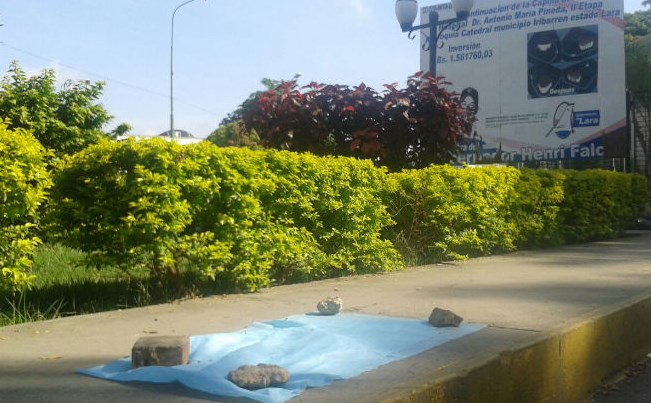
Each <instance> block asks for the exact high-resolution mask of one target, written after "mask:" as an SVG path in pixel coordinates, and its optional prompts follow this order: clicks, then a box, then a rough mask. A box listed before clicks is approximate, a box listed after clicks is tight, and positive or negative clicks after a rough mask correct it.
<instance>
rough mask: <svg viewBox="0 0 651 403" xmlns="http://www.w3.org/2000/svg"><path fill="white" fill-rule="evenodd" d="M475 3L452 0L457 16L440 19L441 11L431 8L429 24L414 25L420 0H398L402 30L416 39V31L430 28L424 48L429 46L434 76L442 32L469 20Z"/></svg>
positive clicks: (397, 14) (397, 6)
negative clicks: (437, 49) (414, 33)
mask: <svg viewBox="0 0 651 403" xmlns="http://www.w3.org/2000/svg"><path fill="white" fill-rule="evenodd" d="M473 4H474V0H452V8H453V9H454V12H455V14H456V15H457V16H456V18H450V19H447V20H439V13H438V12H437V11H436V10H431V11H430V12H429V22H428V23H427V24H423V25H417V26H414V21H415V20H416V16H417V15H418V1H417V0H396V18H397V19H398V23H399V24H400V28H401V29H402V32H408V33H409V35H408V36H409V38H410V39H414V36H413V32H414V31H418V30H421V29H427V30H429V37H428V40H427V41H426V42H425V44H424V45H423V50H428V48H429V71H430V74H431V75H432V76H434V77H435V76H436V48H437V43H438V41H439V38H440V37H441V33H442V32H443V31H445V30H446V29H447V28H449V27H450V26H451V25H452V24H455V23H458V22H462V21H465V20H467V19H468V16H469V15H470V10H471V9H472V6H473ZM439 27H440V28H439Z"/></svg>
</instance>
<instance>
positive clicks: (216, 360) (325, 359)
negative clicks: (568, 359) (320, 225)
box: [79, 314, 484, 403]
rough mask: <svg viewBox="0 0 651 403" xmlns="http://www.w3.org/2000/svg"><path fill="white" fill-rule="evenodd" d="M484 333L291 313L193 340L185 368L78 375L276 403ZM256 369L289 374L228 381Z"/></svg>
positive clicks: (122, 366)
mask: <svg viewBox="0 0 651 403" xmlns="http://www.w3.org/2000/svg"><path fill="white" fill-rule="evenodd" d="M483 327H484V326H483V325H478V324H462V325H461V326H460V327H458V328H452V327H450V328H435V327H433V326H431V325H430V324H429V323H428V322H427V321H422V320H415V319H404V318H391V317H384V316H369V315H360V314H339V315H336V316H320V315H311V314H307V315H295V316H290V317H288V318H285V319H281V320H274V321H270V322H264V323H257V322H256V323H253V324H252V325H250V326H249V327H247V328H246V329H244V330H241V331H239V332H235V333H218V334H211V335H204V336H192V337H190V363H189V364H188V365H179V366H175V367H155V366H152V367H141V368H137V369H131V360H130V359H121V360H117V361H114V362H112V363H110V364H107V365H102V366H98V367H95V368H91V369H86V370H80V371H79V372H80V373H82V374H85V375H90V376H94V377H98V378H103V379H108V380H113V381H121V382H133V381H138V382H153V383H172V382H180V383H181V384H183V385H185V386H187V387H189V388H192V389H196V390H199V391H202V392H206V393H210V394H213V395H218V396H235V397H246V398H250V399H254V400H258V401H261V402H270V403H276V402H284V401H286V400H289V399H291V398H292V397H294V396H297V395H299V394H300V393H301V392H302V391H303V390H305V389H306V388H313V387H321V386H325V385H328V384H330V383H332V382H333V381H335V380H341V379H348V378H352V377H354V376H357V375H359V374H361V373H363V372H366V371H370V370H372V369H375V368H377V367H379V366H380V365H384V364H387V363H389V362H392V361H395V360H400V359H403V358H407V357H410V356H413V355H416V354H418V353H421V352H423V351H425V350H428V349H430V348H433V347H436V346H438V345H441V344H443V343H446V342H448V341H450V340H453V339H456V338H459V337H462V336H465V335H468V334H470V333H473V332H476V331H478V330H480V329H482V328H483ZM258 363H267V364H276V365H280V366H281V367H283V368H285V369H287V370H288V371H289V372H290V374H291V379H290V381H289V382H288V383H286V384H284V385H283V387H276V388H266V389H260V390H257V391H249V390H246V389H242V388H240V387H238V386H236V385H235V384H233V383H231V382H230V381H229V380H228V379H226V377H227V375H228V372H229V371H231V370H234V369H236V368H238V367H239V366H241V365H256V364H258Z"/></svg>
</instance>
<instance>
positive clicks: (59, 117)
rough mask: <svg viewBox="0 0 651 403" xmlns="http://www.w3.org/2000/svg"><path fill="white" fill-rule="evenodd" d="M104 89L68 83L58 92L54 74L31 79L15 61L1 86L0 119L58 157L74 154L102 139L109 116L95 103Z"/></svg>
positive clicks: (85, 83) (96, 84) (97, 84)
mask: <svg viewBox="0 0 651 403" xmlns="http://www.w3.org/2000/svg"><path fill="white" fill-rule="evenodd" d="M103 88H104V83H103V82H94V83H93V82H90V81H72V80H68V81H66V82H65V83H64V84H63V86H62V88H61V89H59V90H57V88H56V74H55V72H54V70H50V69H46V70H43V71H42V72H41V73H40V74H38V75H35V76H31V77H30V76H27V74H26V73H25V71H24V70H23V69H22V68H21V67H20V66H19V65H18V63H17V62H16V61H14V62H12V63H11V66H10V67H9V71H8V74H7V75H6V76H5V77H4V78H3V80H2V82H1V83H0V117H1V118H4V119H6V120H7V122H8V124H9V129H17V128H22V129H26V130H29V131H31V132H32V133H33V134H34V136H35V137H36V138H37V139H38V140H39V141H40V142H41V144H43V146H45V147H46V148H48V149H50V150H53V151H54V152H55V153H56V154H57V155H64V154H73V153H75V152H77V151H79V150H81V149H83V148H85V147H87V146H88V145H90V144H94V143H96V142H97V141H98V140H99V139H100V138H102V137H105V134H104V133H103V132H102V130H101V129H102V127H103V126H104V125H105V124H106V123H108V122H109V120H111V116H110V115H109V114H108V112H107V111H106V110H105V109H104V107H103V106H102V105H101V104H99V103H97V100H98V99H99V98H100V96H101V95H102V90H103Z"/></svg>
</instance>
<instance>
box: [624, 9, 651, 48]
mask: <svg viewBox="0 0 651 403" xmlns="http://www.w3.org/2000/svg"><path fill="white" fill-rule="evenodd" d="M643 4H645V5H648V2H645V3H643ZM624 23H625V24H626V28H625V29H624V37H625V38H626V42H627V43H630V42H632V41H634V40H635V39H637V38H639V37H642V36H646V35H649V34H651V10H644V11H636V12H634V13H632V14H631V13H625V14H624Z"/></svg>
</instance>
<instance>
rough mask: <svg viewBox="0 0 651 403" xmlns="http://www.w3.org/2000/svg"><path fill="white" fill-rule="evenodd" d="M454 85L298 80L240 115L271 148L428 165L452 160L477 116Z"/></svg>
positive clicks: (433, 80) (425, 80)
mask: <svg viewBox="0 0 651 403" xmlns="http://www.w3.org/2000/svg"><path fill="white" fill-rule="evenodd" d="M449 84H450V83H448V82H446V81H443V80H442V79H441V78H440V77H432V76H430V75H429V74H426V75H423V74H422V73H417V74H415V75H413V76H410V77H409V78H408V80H407V86H406V87H405V88H398V85H397V83H394V84H388V85H385V86H384V87H385V90H384V91H382V92H381V93H380V92H378V91H376V90H374V89H373V88H370V87H368V86H366V85H364V84H363V83H362V84H360V85H358V86H356V87H352V88H351V87H349V86H346V85H326V84H319V83H315V82H312V83H310V84H309V85H307V86H304V87H299V86H298V84H297V81H296V79H293V80H290V81H281V82H277V83H276V85H275V87H273V88H270V89H268V90H267V91H264V92H262V93H257V94H255V96H252V97H250V98H249V99H248V100H246V101H245V102H244V103H243V104H242V106H241V107H240V109H239V110H238V111H236V113H235V114H234V116H237V117H241V119H242V120H243V122H244V124H245V125H246V128H247V129H248V130H255V131H256V132H257V133H258V134H259V136H260V139H261V142H262V144H263V145H264V146H266V147H272V148H277V149H287V150H293V151H309V152H312V153H314V154H316V155H349V156H351V155H352V156H357V157H360V158H367V159H372V160H373V161H375V162H376V163H378V164H380V165H384V166H387V167H389V169H391V170H400V169H402V168H421V167H425V166H428V165H430V164H435V163H446V162H449V161H450V160H452V159H453V156H454V154H455V153H456V149H457V141H458V140H459V139H460V138H461V137H463V136H464V135H468V134H469V130H470V128H471V125H472V122H473V121H474V116H473V115H472V113H470V112H469V111H468V110H467V109H466V108H465V107H464V106H463V105H462V103H461V101H460V97H459V95H458V94H455V93H453V92H450V91H449V90H448V89H447V86H448V85H449Z"/></svg>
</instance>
